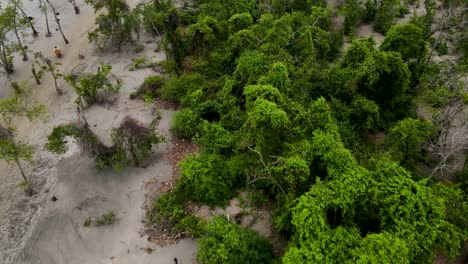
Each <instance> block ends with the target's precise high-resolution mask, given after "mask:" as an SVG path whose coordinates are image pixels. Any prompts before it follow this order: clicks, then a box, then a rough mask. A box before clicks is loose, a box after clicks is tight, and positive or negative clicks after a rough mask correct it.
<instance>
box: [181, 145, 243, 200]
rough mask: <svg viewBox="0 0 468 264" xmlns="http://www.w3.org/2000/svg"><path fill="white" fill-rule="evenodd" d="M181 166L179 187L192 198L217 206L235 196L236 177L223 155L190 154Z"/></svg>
mask: <svg viewBox="0 0 468 264" xmlns="http://www.w3.org/2000/svg"><path fill="white" fill-rule="evenodd" d="M180 168H181V173H180V177H179V182H178V188H180V189H181V191H182V192H183V193H184V194H185V196H186V197H189V198H190V199H191V200H193V201H198V202H202V203H206V204H208V205H210V206H215V205H223V204H225V203H226V202H227V201H228V200H229V199H230V198H231V197H232V196H233V194H234V192H233V187H234V186H235V184H236V179H235V178H234V175H232V172H231V171H230V170H229V169H228V167H227V166H226V161H224V160H223V159H222V158H221V156H219V155H214V154H202V155H200V156H189V157H188V158H186V159H185V160H184V161H182V162H181V163H180Z"/></svg>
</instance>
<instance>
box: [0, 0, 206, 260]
mask: <svg viewBox="0 0 468 264" xmlns="http://www.w3.org/2000/svg"><path fill="white" fill-rule="evenodd" d="M5 2H6V0H0V3H3V4H4V3H5ZM77 2H78V5H79V6H80V7H81V14H80V15H78V16H76V15H75V14H74V12H73V9H72V6H71V4H70V3H69V2H68V1H67V0H52V3H54V4H55V6H56V8H57V10H58V11H59V12H60V18H61V22H62V27H63V29H64V31H65V35H66V36H67V38H68V39H69V41H70V44H69V45H65V44H64V43H63V40H62V38H61V36H60V34H59V32H58V31H55V28H56V26H55V22H54V20H53V17H52V16H49V23H50V26H51V31H52V33H53V37H51V38H46V37H45V36H44V32H45V26H44V24H43V22H44V19H43V17H41V16H40V15H39V14H38V12H39V11H38V8H37V6H38V1H37V0H34V1H24V4H25V9H26V11H27V13H28V15H30V16H33V17H35V20H34V21H35V27H36V29H37V30H38V31H39V32H40V35H39V37H38V38H37V39H35V40H33V39H32V38H30V40H29V41H30V43H29V46H30V47H31V49H33V50H35V51H42V52H43V54H44V55H45V56H46V57H49V58H50V59H52V61H54V62H60V63H62V65H61V66H59V67H60V69H61V71H62V72H70V71H71V70H72V69H79V70H85V71H94V70H96V68H97V67H98V65H99V62H101V61H103V62H106V63H110V64H112V66H113V70H112V72H113V73H115V74H116V75H118V76H119V77H121V78H122V79H123V80H124V87H123V89H122V90H121V92H120V93H119V95H118V98H117V101H116V104H114V105H111V106H92V107H90V108H88V109H86V111H85V114H86V117H87V119H88V121H89V123H90V125H91V127H92V129H94V130H95V132H96V133H97V134H98V136H99V137H100V138H102V139H103V140H104V141H107V142H109V141H110V137H109V132H110V130H111V128H112V127H116V126H118V125H119V123H120V121H121V120H122V119H123V118H124V117H126V116H132V117H134V118H136V119H138V120H140V121H142V122H149V120H151V118H152V115H151V109H150V107H149V106H146V105H144V103H143V102H141V101H130V100H129V99H128V95H129V93H130V92H132V91H133V90H134V89H135V87H136V86H138V85H139V84H140V83H141V82H142V81H143V79H144V77H145V76H147V75H150V74H155V73H154V72H152V71H151V70H149V69H145V70H137V71H133V72H130V71H128V70H127V69H128V67H129V65H131V63H132V61H131V59H132V58H136V57H141V56H146V58H148V59H150V58H153V59H154V60H159V61H160V60H162V59H164V54H163V53H154V52H153V49H154V46H155V45H154V44H153V43H151V42H150V43H148V44H146V45H145V51H144V52H143V53H140V54H136V53H134V48H129V49H126V50H125V51H124V52H122V53H104V54H95V52H94V49H93V46H92V45H91V44H89V43H88V40H87V32H88V31H89V30H90V29H92V28H93V26H94V14H93V10H92V9H91V8H90V7H87V6H84V5H83V3H82V2H81V0H79V1H77ZM133 2H136V1H133ZM133 2H132V4H134V3H133ZM144 39H145V36H142V40H144ZM146 40H150V39H149V38H148V37H147V36H146ZM55 45H57V46H59V47H60V48H61V49H62V51H63V54H64V57H63V58H61V59H57V58H55V57H54V56H53V53H52V48H53V46H55ZM79 53H81V54H83V55H85V60H79V59H78V54H79ZM32 57H33V56H32V54H31V55H30V61H28V62H23V61H21V60H20V59H18V58H15V66H16V72H15V74H14V75H13V76H12V78H13V79H15V80H29V83H30V86H31V88H32V89H33V91H34V97H35V98H36V99H37V100H39V101H40V102H41V103H43V104H44V105H46V107H47V109H48V113H49V118H48V122H47V123H34V124H31V123H29V122H27V121H25V120H19V121H18V122H17V124H16V125H17V127H18V129H19V137H20V138H21V139H23V140H26V141H29V142H30V143H31V144H32V145H34V148H35V150H36V152H37V154H36V157H37V158H36V163H35V164H33V165H26V164H25V167H26V171H27V173H28V174H29V175H31V182H32V184H33V186H34V188H35V190H36V191H37V192H38V193H37V194H35V195H34V196H33V197H26V196H25V194H24V193H23V192H22V190H21V189H20V187H18V183H19V182H20V181H21V178H20V176H19V173H18V171H17V168H16V167H15V166H8V165H7V164H5V163H4V162H0V263H47V264H53V263H60V264H61V263H173V260H172V259H173V258H174V257H177V258H178V259H179V263H192V261H193V259H194V258H195V254H196V249H197V245H196V243H195V241H192V240H183V241H181V242H180V243H179V244H177V245H174V246H171V247H167V248H164V249H162V248H156V246H154V245H152V244H151V243H149V242H148V241H147V240H146V238H145V237H140V235H139V230H140V228H141V227H142V226H143V224H142V223H141V220H142V219H143V217H144V211H143V210H142V209H141V206H142V205H143V202H144V201H145V195H144V194H145V192H147V191H146V190H145V189H144V188H143V184H144V181H145V180H148V179H150V178H153V177H156V178H157V180H158V181H159V182H161V181H168V180H170V179H171V169H170V165H169V163H168V161H167V160H166V159H165V158H164V157H162V158H160V160H158V161H157V162H155V163H153V164H152V165H150V166H149V167H148V168H145V169H141V168H129V169H126V170H125V171H123V172H121V173H116V172H113V171H112V170H106V171H104V172H97V171H96V169H95V168H94V163H93V160H92V159H91V158H89V157H86V156H83V155H81V154H80V153H79V152H80V150H79V148H78V147H77V146H76V145H74V144H73V143H70V144H69V146H70V149H69V151H68V152H67V153H66V154H64V155H54V154H51V153H48V152H47V151H44V149H43V145H44V143H45V142H46V136H47V135H48V133H50V131H51V129H52V127H53V126H55V125H57V124H60V123H66V122H70V121H72V120H74V119H75V118H76V113H75V106H74V104H73V100H74V97H75V96H74V92H73V90H72V89H71V88H70V87H68V85H67V84H66V83H64V82H63V81H59V85H60V86H61V88H62V89H63V91H64V94H63V95H62V96H58V95H57V94H56V92H55V88H54V85H53V80H52V78H51V77H50V75H49V74H47V73H45V74H44V78H43V80H42V84H41V85H36V84H35V82H34V80H33V79H32V78H31V77H32V76H31V64H30V63H31V61H32ZM8 92H9V89H8V88H7V86H6V78H1V80H0V97H4V96H6V95H7V94H8ZM170 117H171V111H166V110H163V111H162V120H161V122H160V127H159V128H160V130H161V131H162V132H163V133H164V134H168V124H169V123H170ZM95 125H96V126H95ZM170 147H172V145H171V143H170V141H169V142H168V143H167V144H163V145H162V146H161V147H160V148H159V150H158V151H163V150H164V149H167V148H170ZM160 157H161V155H160ZM52 196H56V197H57V198H58V200H57V201H56V202H52V201H51V197H52ZM79 208H81V209H79ZM107 210H114V212H115V213H116V216H117V222H116V223H114V224H113V225H111V226H100V227H95V226H92V227H84V226H83V223H84V221H85V219H86V218H87V217H88V216H90V217H98V216H100V215H102V214H103V213H105V212H106V211H107ZM146 247H150V248H153V249H156V250H155V251H154V252H153V253H152V254H147V253H146V252H144V251H143V250H142V248H146Z"/></svg>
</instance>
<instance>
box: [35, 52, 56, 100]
mask: <svg viewBox="0 0 468 264" xmlns="http://www.w3.org/2000/svg"><path fill="white" fill-rule="evenodd" d="M37 54H38V55H37V58H39V59H40V60H41V61H42V63H44V64H46V65H47V70H48V71H49V72H50V74H51V75H52V78H53V79H54V84H55V91H57V93H58V95H62V89H60V88H59V86H58V84H57V79H58V76H57V74H55V69H54V67H53V65H52V62H51V61H50V60H49V59H47V58H45V57H44V55H42V53H40V52H39V53H37Z"/></svg>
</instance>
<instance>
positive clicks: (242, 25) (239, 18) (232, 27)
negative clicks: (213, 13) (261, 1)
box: [228, 13, 253, 34]
mask: <svg viewBox="0 0 468 264" xmlns="http://www.w3.org/2000/svg"><path fill="white" fill-rule="evenodd" d="M252 23H253V18H252V16H251V15H250V14H249V13H242V14H235V15H233V16H232V17H231V18H229V20H228V27H229V32H230V33H231V34H233V33H236V32H238V31H240V30H242V29H247V28H248V27H249V26H250V25H252Z"/></svg>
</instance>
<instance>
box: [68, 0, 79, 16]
mask: <svg viewBox="0 0 468 264" xmlns="http://www.w3.org/2000/svg"><path fill="white" fill-rule="evenodd" d="M69 1H70V3H71V4H72V5H73V9H75V14H76V15H78V14H79V13H80V8H79V7H78V6H77V5H76V1H75V0H69Z"/></svg>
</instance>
